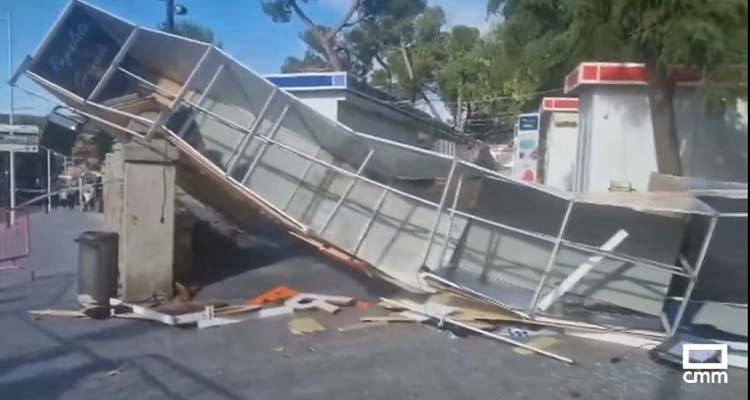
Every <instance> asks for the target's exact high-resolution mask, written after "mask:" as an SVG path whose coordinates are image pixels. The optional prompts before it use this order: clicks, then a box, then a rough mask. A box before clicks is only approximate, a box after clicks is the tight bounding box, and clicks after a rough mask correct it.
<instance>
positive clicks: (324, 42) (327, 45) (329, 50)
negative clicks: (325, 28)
mask: <svg viewBox="0 0 750 400" xmlns="http://www.w3.org/2000/svg"><path fill="white" fill-rule="evenodd" d="M325 36H326V35H320V37H319V38H320V45H321V46H323V49H325V51H326V58H328V63H329V64H331V68H333V70H334V71H343V70H344V66H343V65H342V64H341V60H340V59H339V55H338V53H336V50H334V49H333V46H331V42H330V41H329V40H328V39H327V38H326V37H325Z"/></svg>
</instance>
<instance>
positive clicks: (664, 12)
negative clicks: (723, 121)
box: [488, 0, 748, 175]
mask: <svg viewBox="0 0 750 400" xmlns="http://www.w3.org/2000/svg"><path fill="white" fill-rule="evenodd" d="M488 12H489V13H491V14H495V13H499V14H501V15H502V16H503V18H504V19H505V23H504V24H502V26H500V27H499V28H498V30H497V32H496V33H497V35H498V36H497V40H498V42H499V43H500V44H501V47H502V52H503V54H504V56H505V57H507V58H508V59H510V60H513V63H512V65H509V66H507V68H509V73H510V74H511V75H513V76H514V77H515V78H524V75H526V77H527V78H528V79H529V82H530V83H531V84H532V86H535V87H536V88H537V89H545V88H548V87H550V86H552V85H553V82H556V84H557V85H559V84H560V82H562V79H563V77H564V74H565V73H566V72H567V71H569V70H570V69H571V68H572V67H573V66H574V65H576V64H577V63H579V62H581V61H584V60H586V59H596V60H602V61H640V62H643V63H645V65H646V67H647V69H648V71H649V100H650V106H651V114H652V115H651V116H652V121H653V125H654V140H655V144H656V150H657V161H658V168H659V171H660V172H663V173H669V174H676V175H681V172H682V168H681V164H680V159H679V146H678V139H677V131H676V125H675V119H674V109H673V96H674V86H673V83H672V82H671V81H670V80H669V79H668V78H667V66H668V65H673V64H683V65H688V66H694V67H696V68H701V69H705V70H706V71H708V72H709V73H710V72H711V71H712V70H714V69H715V68H716V67H717V66H719V65H722V64H733V63H741V64H744V65H746V64H747V16H748V14H747V1H745V0H722V1H709V0H607V1H602V0H527V1H522V0H489V1H488ZM745 78H746V75H745Z"/></svg>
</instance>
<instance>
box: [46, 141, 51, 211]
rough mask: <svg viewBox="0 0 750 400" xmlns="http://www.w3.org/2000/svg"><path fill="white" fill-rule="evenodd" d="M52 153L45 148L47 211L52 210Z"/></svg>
mask: <svg viewBox="0 0 750 400" xmlns="http://www.w3.org/2000/svg"><path fill="white" fill-rule="evenodd" d="M51 164H52V153H51V152H50V151H49V150H47V212H48V213H49V212H52V165H51Z"/></svg>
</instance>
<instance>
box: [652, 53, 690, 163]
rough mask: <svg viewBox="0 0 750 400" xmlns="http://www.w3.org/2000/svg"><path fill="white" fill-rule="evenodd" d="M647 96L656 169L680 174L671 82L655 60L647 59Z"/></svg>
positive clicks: (678, 146) (678, 144)
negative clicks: (652, 131)
mask: <svg viewBox="0 0 750 400" xmlns="http://www.w3.org/2000/svg"><path fill="white" fill-rule="evenodd" d="M646 66H647V68H648V76H649V78H648V99H649V106H650V108H651V123H652V125H653V130H654V133H653V134H654V146H655V147H656V165H657V169H658V172H659V173H662V174H669V175H676V176H681V175H682V163H681V161H680V140H679V138H678V136H677V124H676V122H675V113H674V83H673V82H671V81H670V80H669V77H668V76H667V72H666V70H665V69H664V68H662V67H660V66H659V65H658V64H657V63H656V62H647V63H646Z"/></svg>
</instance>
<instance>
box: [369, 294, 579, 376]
mask: <svg viewBox="0 0 750 400" xmlns="http://www.w3.org/2000/svg"><path fill="white" fill-rule="evenodd" d="M382 300H384V301H386V302H388V303H392V304H394V305H396V306H400V307H403V308H404V309H408V310H409V311H412V312H414V313H417V314H421V315H424V316H427V317H430V318H438V319H440V321H442V322H447V323H449V324H452V325H455V326H458V327H461V328H464V329H466V330H469V331H471V332H475V333H478V334H480V335H484V336H487V337H489V338H492V339H495V340H499V341H501V342H505V343H508V344H511V345H513V346H516V347H520V348H523V349H526V350H529V351H532V352H534V353H537V354H541V355H544V356H547V357H550V358H553V359H555V360H559V361H562V362H566V363H568V364H573V363H574V361H573V360H572V359H570V358H567V357H563V356H560V355H557V354H554V353H551V352H548V351H545V350H543V349H539V348H535V347H532V346H529V345H526V344H523V343H520V342H517V341H515V340H513V339H510V338H506V337H503V336H500V335H496V334H494V333H491V332H487V331H485V330H482V329H479V328H474V327H472V326H470V325H468V324H465V323H463V322H460V321H457V320H455V319H453V318H451V317H449V316H448V315H430V314H426V312H425V311H424V309H425V308H429V307H424V308H421V306H419V305H414V303H411V304H408V303H409V302H404V301H396V300H390V299H385V298H383V299H382Z"/></svg>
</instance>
